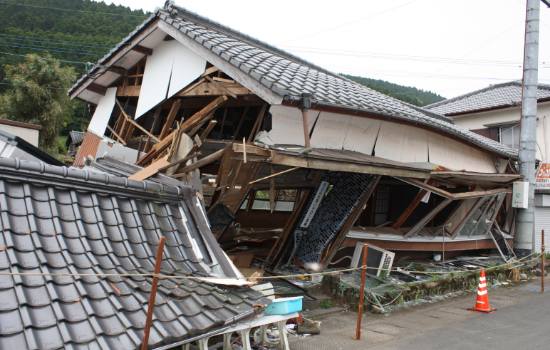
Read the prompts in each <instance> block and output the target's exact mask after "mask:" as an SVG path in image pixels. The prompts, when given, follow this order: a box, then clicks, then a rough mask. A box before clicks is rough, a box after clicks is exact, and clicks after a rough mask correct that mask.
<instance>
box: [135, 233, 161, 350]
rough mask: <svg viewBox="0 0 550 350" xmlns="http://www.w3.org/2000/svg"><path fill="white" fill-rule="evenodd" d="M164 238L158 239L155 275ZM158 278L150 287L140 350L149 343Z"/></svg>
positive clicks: (158, 269) (145, 348) (157, 271)
mask: <svg viewBox="0 0 550 350" xmlns="http://www.w3.org/2000/svg"><path fill="white" fill-rule="evenodd" d="M165 240H166V238H165V237H164V236H163V237H160V240H159V246H158V249H157V259H156V261H155V275H158V274H159V273H160V265H161V263H162V253H163V252H164V241H165ZM158 283H159V278H158V277H156V276H154V277H153V285H152V286H151V295H149V305H148V306H147V319H146V321H145V332H144V333H143V343H142V344H141V350H147V344H148V343H149V334H150V333H151V323H152V322H153V309H154V308H155V299H156V297H157V285H158Z"/></svg>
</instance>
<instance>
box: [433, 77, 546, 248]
mask: <svg viewBox="0 0 550 350" xmlns="http://www.w3.org/2000/svg"><path fill="white" fill-rule="evenodd" d="M521 97H522V83H521V81H511V82H507V83H502V84H496V85H491V86H489V87H486V88H484V89H481V90H477V91H473V92H470V93H467V94H465V95H461V96H458V97H455V98H451V99H448V100H444V101H441V102H437V103H434V104H431V105H428V106H425V107H424V108H425V109H427V110H429V111H432V112H435V113H439V114H443V115H445V116H447V117H450V118H452V119H453V120H454V123H455V124H456V125H457V126H460V127H461V128H464V129H466V130H470V131H472V132H475V133H477V134H479V135H483V136H485V137H487V138H489V139H491V140H494V141H498V142H500V143H502V144H504V145H506V146H508V147H510V148H513V149H516V150H517V149H519V130H520V117H521ZM537 117H538V119H537V145H538V147H537V159H538V160H540V161H542V163H547V162H548V156H549V154H548V152H549V151H550V125H548V123H550V119H549V117H550V85H548V84H539V88H538V93H537ZM549 197H550V187H549V188H542V187H536V188H535V215H536V217H535V220H536V222H535V226H536V237H535V249H536V250H537V251H540V246H541V242H540V241H541V238H540V234H541V231H542V230H543V229H545V233H546V235H547V237H545V239H547V240H548V239H550V200H549V199H550V198H549Z"/></svg>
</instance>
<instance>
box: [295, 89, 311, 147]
mask: <svg viewBox="0 0 550 350" xmlns="http://www.w3.org/2000/svg"><path fill="white" fill-rule="evenodd" d="M298 108H300V109H301V110H302V121H303V124H304V142H305V146H306V148H309V147H310V143H309V121H308V119H307V111H309V109H310V108H311V94H310V93H307V92H304V93H302V99H301V100H300V101H299V102H298Z"/></svg>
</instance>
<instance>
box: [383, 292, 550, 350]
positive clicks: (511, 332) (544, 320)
mask: <svg viewBox="0 0 550 350" xmlns="http://www.w3.org/2000/svg"><path fill="white" fill-rule="evenodd" d="M373 349H407V350H415V349H418V350H428V349H434V350H435V349H445V350H454V349H457V350H466V349H499V350H508V349H510V350H512V349H513V350H519V349H550V294H549V293H546V294H545V295H542V294H541V295H540V296H537V297H534V298H532V299H529V300H526V301H520V302H518V303H517V304H514V305H511V306H507V307H503V308H501V309H499V310H497V311H496V312H495V313H492V314H488V315H485V314H481V315H479V316H478V317H475V318H470V319H466V320H463V321H460V322H457V323H454V324H450V325H447V326H444V327H441V328H438V329H434V330H430V331H428V332H425V333H421V334H417V335H413V336H410V337H407V338H404V339H399V340H397V341H394V342H390V343H386V344H384V345H380V346H376V347H374V348H373Z"/></svg>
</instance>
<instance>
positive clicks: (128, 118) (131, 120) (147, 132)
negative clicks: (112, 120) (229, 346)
mask: <svg viewBox="0 0 550 350" xmlns="http://www.w3.org/2000/svg"><path fill="white" fill-rule="evenodd" d="M115 102H116V103H117V105H118V107H119V108H120V110H121V111H122V114H123V115H124V117H125V118H126V120H127V121H129V122H130V123H132V124H134V126H135V127H137V128H138V129H140V130H141V131H143V132H144V133H146V134H147V135H148V136H149V137H152V138H154V139H155V140H157V141H159V142H160V140H159V139H158V138H157V137H155V136H154V135H153V134H151V133H150V132H149V131H147V130H145V128H144V127H143V126H141V125H139V124H138V123H136V122H135V121H134V120H133V119H132V118H131V117H130V116H129V115H128V114H126V112H124V108H122V105H121V104H120V102H118V99H116V98H115Z"/></svg>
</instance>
